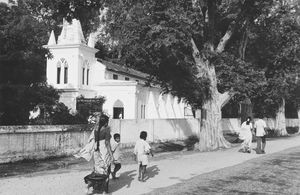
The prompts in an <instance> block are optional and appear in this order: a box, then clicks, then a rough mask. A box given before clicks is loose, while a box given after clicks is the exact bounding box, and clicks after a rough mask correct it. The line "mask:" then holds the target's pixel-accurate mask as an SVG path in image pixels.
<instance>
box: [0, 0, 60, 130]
mask: <svg viewBox="0 0 300 195" xmlns="http://www.w3.org/2000/svg"><path fill="white" fill-rule="evenodd" d="M46 27H47V26H46V25H45V23H43V22H40V21H39V20H37V19H36V18H34V17H32V16H31V14H30V13H29V12H28V10H27V9H25V8H24V7H23V5H22V4H18V6H16V5H10V6H8V5H7V4H5V3H0V45H1V47H0V124H1V125H18V124H27V123H28V120H29V111H30V110H32V109H33V108H34V107H35V106H36V105H38V104H46V105H54V104H55V103H56V102H57V100H58V98H59V95H58V92H57V91H56V90H55V89H53V88H52V87H49V86H47V84H45V83H44V82H45V76H46V74H45V68H46V66H45V65H46V59H45V55H49V53H48V51H47V50H46V49H44V48H43V47H42V46H43V45H44V44H45V43H47V39H48V33H47V28H46Z"/></svg>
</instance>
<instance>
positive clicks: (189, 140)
mask: <svg viewBox="0 0 300 195" xmlns="http://www.w3.org/2000/svg"><path fill="white" fill-rule="evenodd" d="M198 142H199V137H198V136H197V135H190V136H189V137H188V138H187V139H186V140H184V144H185V146H186V147H187V149H188V150H193V149H194V146H195V144H196V143H198Z"/></svg>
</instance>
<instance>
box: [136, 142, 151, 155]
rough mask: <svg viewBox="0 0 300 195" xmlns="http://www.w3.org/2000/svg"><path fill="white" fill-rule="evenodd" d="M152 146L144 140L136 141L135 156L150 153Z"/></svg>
mask: <svg viewBox="0 0 300 195" xmlns="http://www.w3.org/2000/svg"><path fill="white" fill-rule="evenodd" d="M150 149H151V147H150V145H149V144H148V143H147V142H146V141H145V140H143V139H139V140H137V141H136V143H135V146H134V154H135V155H143V154H147V153H148V152H150Z"/></svg>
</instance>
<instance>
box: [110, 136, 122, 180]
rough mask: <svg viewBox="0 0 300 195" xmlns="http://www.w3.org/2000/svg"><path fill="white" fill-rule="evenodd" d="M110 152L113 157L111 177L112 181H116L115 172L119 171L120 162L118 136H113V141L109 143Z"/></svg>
mask: <svg viewBox="0 0 300 195" xmlns="http://www.w3.org/2000/svg"><path fill="white" fill-rule="evenodd" d="M111 150H112V153H113V157H114V162H113V165H114V170H113V171H112V173H111V175H112V178H113V179H118V177H117V176H116V174H117V172H118V171H119V170H120V169H121V162H120V134H119V133H115V134H114V140H112V141H111Z"/></svg>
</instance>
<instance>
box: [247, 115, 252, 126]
mask: <svg viewBox="0 0 300 195" xmlns="http://www.w3.org/2000/svg"><path fill="white" fill-rule="evenodd" d="M248 119H250V120H249V121H248ZM250 122H251V117H250V116H248V117H247V119H246V124H247V125H249V124H250Z"/></svg>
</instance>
